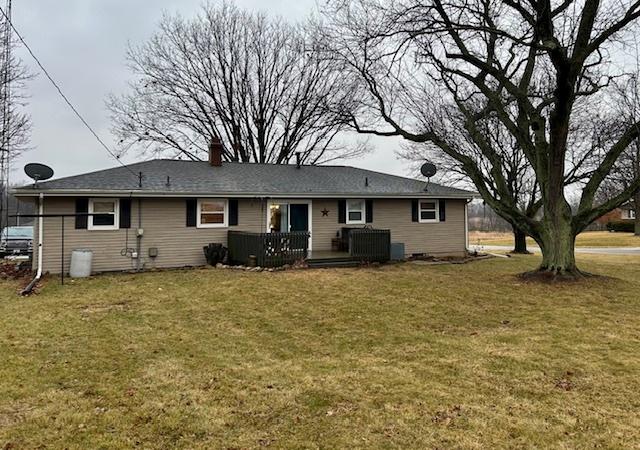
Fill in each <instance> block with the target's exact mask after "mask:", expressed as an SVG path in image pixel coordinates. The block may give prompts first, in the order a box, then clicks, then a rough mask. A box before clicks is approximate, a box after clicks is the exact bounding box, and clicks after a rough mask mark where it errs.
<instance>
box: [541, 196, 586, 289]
mask: <svg viewBox="0 0 640 450" xmlns="http://www.w3.org/2000/svg"><path fill="white" fill-rule="evenodd" d="M558 203H560V204H557V203H556V205H553V204H551V205H549V207H547V209H546V210H545V215H544V217H543V219H542V222H541V223H540V226H539V227H538V233H537V236H536V241H537V242H538V244H539V245H540V250H541V251H542V263H541V264H540V267H539V268H538V270H537V271H535V272H532V273H531V274H530V275H538V276H541V277H543V278H551V279H577V278H582V277H583V276H584V274H583V273H582V272H580V271H579V270H578V267H577V266H576V257H575V243H576V232H575V230H574V228H573V226H572V214H571V207H570V206H569V204H568V203H567V202H566V201H561V202H558ZM554 206H555V208H553V207H554Z"/></svg>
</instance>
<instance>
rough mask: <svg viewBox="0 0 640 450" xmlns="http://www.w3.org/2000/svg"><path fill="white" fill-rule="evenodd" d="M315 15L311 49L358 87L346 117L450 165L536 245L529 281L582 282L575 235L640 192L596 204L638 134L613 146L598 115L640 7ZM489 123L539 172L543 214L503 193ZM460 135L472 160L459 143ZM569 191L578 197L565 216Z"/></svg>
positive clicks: (348, 5)
mask: <svg viewBox="0 0 640 450" xmlns="http://www.w3.org/2000/svg"><path fill="white" fill-rule="evenodd" d="M324 12H325V14H324V19H325V21H326V22H325V23H324V24H322V27H321V29H322V30H324V35H325V38H324V41H323V46H322V47H320V52H321V53H323V54H325V55H328V56H327V57H330V58H331V59H333V60H336V59H337V60H340V61H342V62H343V64H344V67H345V68H346V69H348V70H349V75H350V76H351V77H352V78H353V79H354V80H357V81H358V82H359V89H358V90H357V93H356V95H357V98H358V99H360V102H359V104H358V107H357V108H355V109H353V110H351V111H343V114H344V115H345V116H346V117H348V119H349V121H350V123H351V126H352V127H353V128H354V129H356V130H357V131H359V132H360V133H366V134H375V135H380V136H401V137H403V138H404V139H406V140H408V141H411V142H416V143H423V144H426V145H430V146H431V147H433V148H434V149H437V150H438V151H440V152H442V153H444V154H446V155H448V156H449V157H450V158H452V159H454V160H455V161H457V162H458V163H459V165H460V167H461V168H462V170H463V171H464V173H465V174H466V175H467V176H468V177H469V178H470V179H471V180H472V182H473V184H474V185H475V187H476V189H477V190H478V191H479V192H480V194H481V195H482V197H483V198H484V200H485V201H486V202H487V204H488V205H489V206H490V207H491V208H492V209H494V210H495V211H496V212H497V213H498V214H500V215H501V216H502V217H503V218H505V219H506V220H507V221H509V222H510V223H513V224H515V225H516V226H517V227H518V228H519V229H521V230H523V231H525V232H526V233H527V234H528V235H530V236H532V237H533V238H534V239H535V240H536V242H537V243H538V244H539V245H540V247H541V249H542V253H543V259H542V264H541V266H540V268H539V270H538V271H537V272H536V273H537V274H543V275H545V276H546V275H551V276H566V277H569V278H575V277H580V276H582V273H581V272H580V271H579V270H578V268H577V267H576V262H575V255H574V247H575V236H576V235H577V234H578V233H579V232H581V231H582V230H584V229H585V228H586V227H587V226H588V225H589V224H590V223H591V222H592V221H593V220H595V219H596V218H597V217H600V216H601V215H603V214H604V213H606V212H608V211H610V210H612V209H614V208H616V207H618V206H620V205H621V204H623V203H625V202H626V201H627V200H628V199H629V198H630V197H631V196H632V195H633V194H634V193H635V192H636V191H637V190H638V189H639V188H640V178H636V179H634V180H631V183H630V184H629V186H628V187H627V188H626V189H624V190H622V191H621V192H620V193H619V194H618V195H616V196H615V197H613V198H611V199H610V200H608V201H606V202H604V203H602V204H598V203H597V202H596V201H595V198H596V193H597V192H598V189H599V188H600V186H601V185H602V183H603V181H604V180H605V179H606V178H607V176H608V175H609V174H610V173H611V171H612V169H613V168H614V167H615V163H616V161H618V160H619V158H620V156H621V155H622V154H623V152H624V151H625V150H626V149H627V148H628V147H629V145H630V144H631V143H633V142H634V141H635V140H636V139H638V136H639V132H638V130H639V128H638V126H637V124H631V125H629V126H627V127H625V128H624V129H622V128H621V129H619V131H620V132H618V133H617V134H616V135H615V139H613V136H612V135H611V134H609V131H610V129H609V128H608V127H607V126H606V125H607V124H603V127H601V126H600V123H599V122H598V120H597V118H598V117H599V116H600V114H601V112H606V111H607V109H610V108H611V105H610V103H608V101H609V99H610V98H611V89H612V86H613V84H614V82H617V81H620V80H621V79H624V78H625V77H628V76H629V72H632V71H634V68H630V67H628V66H627V67H625V66H624V58H621V57H620V55H621V53H622V51H623V50H626V49H625V48H624V43H625V39H626V38H629V37H630V36H629V35H630V34H631V33H633V32H634V31H635V29H636V28H635V27H636V25H637V19H638V17H640V2H637V1H634V0H622V1H618V2H614V1H612V0H610V1H606V2H605V1H603V2H601V1H599V0H583V1H576V0H557V1H551V0H529V1H527V2H521V1H518V0H471V1H465V2H445V1H443V0H425V1H418V0H399V1H395V2H390V1H385V0H356V1H346V0H333V1H330V2H329V6H327V7H326V9H325V11H324ZM492 120H497V121H498V122H499V123H500V126H501V128H503V129H504V130H506V131H507V132H508V133H509V134H510V135H511V137H512V139H513V140H514V142H516V143H517V147H518V149H520V151H522V154H523V155H524V156H525V158H526V164H527V166H528V168H527V170H528V171H531V172H532V173H533V174H534V175H535V180H536V183H535V185H536V186H537V187H536V189H537V190H538V192H539V197H538V200H537V202H538V203H539V208H540V209H541V211H542V212H543V214H542V216H541V217H540V218H536V217H531V216H530V215H528V214H526V213H525V212H524V211H523V210H522V209H521V208H519V207H518V199H517V198H515V196H514V193H513V191H512V190H510V189H509V182H508V174H507V173H506V172H505V170H504V168H505V167H506V166H508V164H505V161H504V157H503V155H501V153H500V149H499V148H496V145H495V142H493V141H492V140H491V139H489V137H488V135H487V130H486V128H487V125H486V124H487V123H488V121H492ZM583 124H586V129H585V126H584V125H583ZM460 130H464V134H467V135H468V136H469V137H470V138H471V141H472V143H473V146H474V149H475V152H474V153H473V154H469V153H468V152H467V151H466V150H465V147H464V146H461V142H464V140H462V139H460V133H461V131H460ZM602 136H605V137H606V139H601V137H602ZM605 144H606V146H605ZM571 189H574V190H577V189H579V190H580V201H579V206H578V207H577V209H576V210H575V211H573V210H572V208H571V205H570V203H569V201H568V200H567V196H568V191H570V190H571Z"/></svg>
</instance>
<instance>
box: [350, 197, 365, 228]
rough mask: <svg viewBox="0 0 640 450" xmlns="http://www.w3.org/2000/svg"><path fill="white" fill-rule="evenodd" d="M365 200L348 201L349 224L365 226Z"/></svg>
mask: <svg viewBox="0 0 640 450" xmlns="http://www.w3.org/2000/svg"><path fill="white" fill-rule="evenodd" d="M364 205H365V202H364V200H347V224H350V225H357V224H364V218H365V210H364V208H365V206H364Z"/></svg>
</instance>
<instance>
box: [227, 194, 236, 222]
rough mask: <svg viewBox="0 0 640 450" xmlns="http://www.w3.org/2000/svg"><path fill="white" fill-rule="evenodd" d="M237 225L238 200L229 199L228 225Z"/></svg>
mask: <svg viewBox="0 0 640 450" xmlns="http://www.w3.org/2000/svg"><path fill="white" fill-rule="evenodd" d="M232 225H238V200H237V199H235V198H232V199H230V200H229V226H232Z"/></svg>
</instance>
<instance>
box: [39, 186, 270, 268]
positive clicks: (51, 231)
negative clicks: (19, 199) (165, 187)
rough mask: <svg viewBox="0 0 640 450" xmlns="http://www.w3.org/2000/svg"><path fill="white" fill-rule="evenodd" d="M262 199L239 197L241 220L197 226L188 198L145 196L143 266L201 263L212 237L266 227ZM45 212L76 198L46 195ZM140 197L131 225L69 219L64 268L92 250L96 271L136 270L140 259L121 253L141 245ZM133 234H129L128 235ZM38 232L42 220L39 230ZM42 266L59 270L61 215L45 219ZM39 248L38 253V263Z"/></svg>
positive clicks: (68, 209)
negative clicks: (100, 226)
mask: <svg viewBox="0 0 640 450" xmlns="http://www.w3.org/2000/svg"><path fill="white" fill-rule="evenodd" d="M262 211H264V208H263V207H262V205H261V202H260V201H259V200H250V199H246V200H244V199H243V200H239V201H238V219H239V225H237V226H231V227H229V228H195V227H187V226H186V200H185V199H171V198H157V199H142V229H143V230H144V235H143V238H142V251H141V252H140V253H141V256H142V262H143V268H145V269H153V268H168V267H183V266H199V265H204V264H205V263H206V261H205V258H204V253H203V251H202V247H203V246H205V245H207V244H208V243H210V242H218V243H222V244H225V245H226V243H227V231H228V230H241V231H255V232H258V231H262V229H263V227H264V226H265V225H264V223H265V221H266V212H264V213H262ZM44 213H45V214H64V213H68V214H69V213H71V214H72V213H75V199H74V198H54V197H50V198H45V201H44ZM137 228H138V200H137V199H133V201H132V205H131V228H130V229H128V231H127V230H124V229H120V230H105V231H97V230H76V229H75V220H74V219H73V218H66V219H65V272H67V271H68V270H69V260H70V257H71V252H72V250H73V249H78V248H82V249H90V250H92V251H93V270H94V272H105V271H120V270H132V269H135V267H136V262H135V260H132V259H131V258H129V257H126V256H122V254H121V252H122V250H123V249H124V248H126V247H127V245H128V247H130V248H135V247H136V229H137ZM127 235H128V238H127ZM35 236H36V237H37V236H38V234H37V225H36V230H35ZM43 241H44V244H45V245H44V246H43V270H44V271H45V272H51V273H60V267H61V261H60V255H61V251H60V250H61V219H59V218H45V219H44V239H43ZM152 247H155V248H157V249H158V257H157V258H149V257H148V254H149V248H152ZM36 267H37V251H35V252H34V268H36Z"/></svg>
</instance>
